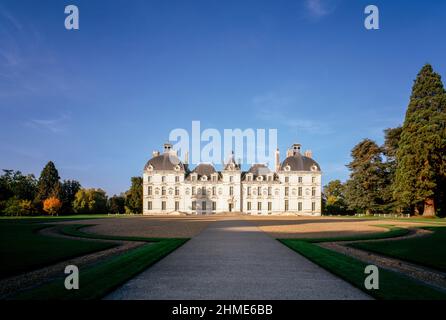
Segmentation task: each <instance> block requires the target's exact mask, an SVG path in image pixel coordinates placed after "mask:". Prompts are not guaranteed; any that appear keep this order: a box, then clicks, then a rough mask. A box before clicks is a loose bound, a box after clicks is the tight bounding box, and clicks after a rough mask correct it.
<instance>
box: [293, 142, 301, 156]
mask: <svg viewBox="0 0 446 320" xmlns="http://www.w3.org/2000/svg"><path fill="white" fill-rule="evenodd" d="M300 147H301V145H300V144H299V143H295V144H293V146H292V152H293V156H296V155H298V154H300Z"/></svg>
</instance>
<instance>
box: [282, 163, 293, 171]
mask: <svg viewBox="0 0 446 320" xmlns="http://www.w3.org/2000/svg"><path fill="white" fill-rule="evenodd" d="M283 169H284V170H285V171H290V170H291V167H290V166H289V165H288V164H287V165H286V166H285V168H283Z"/></svg>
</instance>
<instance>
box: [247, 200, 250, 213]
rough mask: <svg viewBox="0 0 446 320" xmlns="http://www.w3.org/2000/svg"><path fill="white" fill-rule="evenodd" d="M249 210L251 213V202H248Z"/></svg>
mask: <svg viewBox="0 0 446 320" xmlns="http://www.w3.org/2000/svg"><path fill="white" fill-rule="evenodd" d="M247 208H248V211H251V202H250V201H248V203H247Z"/></svg>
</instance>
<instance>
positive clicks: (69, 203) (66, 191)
mask: <svg viewBox="0 0 446 320" xmlns="http://www.w3.org/2000/svg"><path fill="white" fill-rule="evenodd" d="M80 189H81V184H80V183H79V182H78V181H76V180H64V181H63V182H62V184H61V201H62V212H64V213H72V212H73V201H74V199H75V196H76V193H77V192H78V191H79V190H80Z"/></svg>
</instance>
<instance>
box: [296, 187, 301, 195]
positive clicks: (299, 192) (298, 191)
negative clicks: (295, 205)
mask: <svg viewBox="0 0 446 320" xmlns="http://www.w3.org/2000/svg"><path fill="white" fill-rule="evenodd" d="M297 195H298V196H299V197H302V187H299V188H298V189H297Z"/></svg>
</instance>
